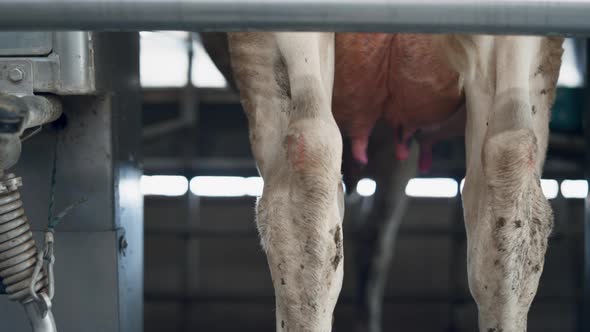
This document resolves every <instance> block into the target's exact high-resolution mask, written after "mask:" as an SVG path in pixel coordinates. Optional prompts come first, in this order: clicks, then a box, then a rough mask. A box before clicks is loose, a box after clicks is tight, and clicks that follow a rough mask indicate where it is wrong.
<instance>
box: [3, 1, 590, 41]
mask: <svg viewBox="0 0 590 332" xmlns="http://www.w3.org/2000/svg"><path fill="white" fill-rule="evenodd" d="M588 17H590V1H585V0H554V1H549V0H177V1H168V0H83V1H82V0H2V1H0V30H192V31H212V30H216V31H237V30H254V29H255V30H293V31H300V30H305V31H382V32H434V33H448V32H457V33H495V34H555V33H558V34H579V35H584V34H586V35H590V20H588Z"/></svg>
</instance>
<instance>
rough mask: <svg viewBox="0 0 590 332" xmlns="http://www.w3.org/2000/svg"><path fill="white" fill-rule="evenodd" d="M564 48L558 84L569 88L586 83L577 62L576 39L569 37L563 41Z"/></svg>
mask: <svg viewBox="0 0 590 332" xmlns="http://www.w3.org/2000/svg"><path fill="white" fill-rule="evenodd" d="M563 50H564V52H563V56H562V61H561V67H560V70H559V80H558V81H557V85H558V86H563V87H569V88H573V87H580V86H582V84H583V83H584V79H583V74H582V72H581V71H580V69H579V68H578V65H577V63H576V52H575V47H574V40H573V39H571V38H567V39H566V40H565V42H564V43H563Z"/></svg>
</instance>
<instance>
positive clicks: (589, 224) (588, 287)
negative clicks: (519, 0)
mask: <svg viewBox="0 0 590 332" xmlns="http://www.w3.org/2000/svg"><path fill="white" fill-rule="evenodd" d="M589 47H590V42H589V40H587V41H586V49H587V50H589V51H590V49H588V48H589ZM586 54H590V52H586ZM589 63H590V61H586V85H585V89H586V100H585V112H584V137H585V139H586V167H585V172H586V174H585V177H586V180H590V84H588V82H590V80H589V76H588V75H589V74H590V68H588V64H589ZM584 208H585V211H584V271H583V273H584V279H583V283H584V285H583V287H584V288H583V292H584V294H583V300H582V306H581V313H580V321H581V324H580V325H581V331H590V197H586V201H585V203H584Z"/></svg>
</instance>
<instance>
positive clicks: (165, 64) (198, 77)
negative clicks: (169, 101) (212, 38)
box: [140, 31, 227, 88]
mask: <svg viewBox="0 0 590 332" xmlns="http://www.w3.org/2000/svg"><path fill="white" fill-rule="evenodd" d="M140 36H141V39H140V46H141V53H140V73H141V75H140V77H141V85H142V86H144V87H183V86H185V85H186V84H187V79H188V44H187V39H188V33H187V32H184V31H163V32H149V31H142V32H141V33H140ZM191 77H192V83H193V84H194V85H195V86H197V87H202V88H224V87H226V85H227V83H226V81H225V78H224V77H223V75H222V74H221V73H220V72H219V70H218V69H217V67H216V66H215V64H214V63H213V61H211V58H210V57H209V54H207V52H206V51H205V48H204V47H203V45H202V44H201V43H200V42H198V41H194V42H193V68H192V73H191Z"/></svg>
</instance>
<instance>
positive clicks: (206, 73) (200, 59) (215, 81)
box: [192, 43, 227, 88]
mask: <svg viewBox="0 0 590 332" xmlns="http://www.w3.org/2000/svg"><path fill="white" fill-rule="evenodd" d="M193 47H194V48H193V51H194V53H193V54H194V56H193V72H192V80H193V84H194V85H195V86H196V87H199V88H225V87H226V86H227V82H226V81H225V77H223V75H222V74H221V73H220V72H219V70H218V69H217V67H216V66H215V64H214V63H213V61H212V60H211V57H209V54H208V53H207V51H205V48H204V47H203V44H201V43H195V44H194V46H193Z"/></svg>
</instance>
